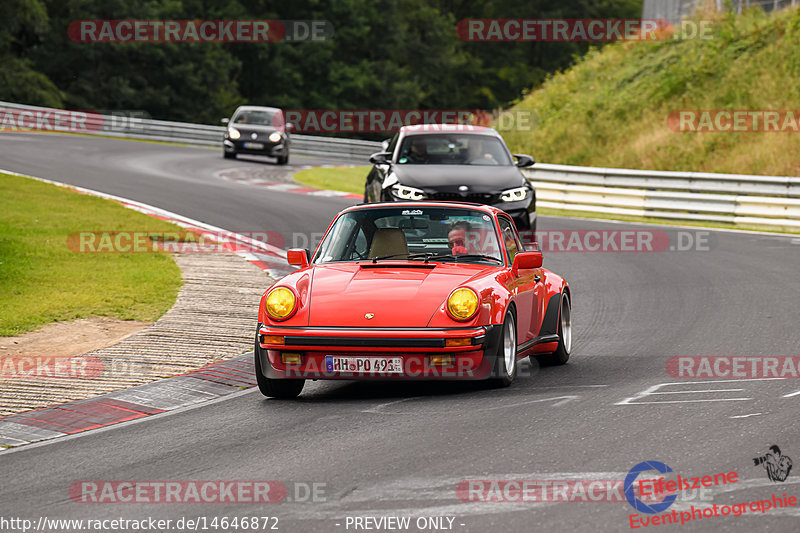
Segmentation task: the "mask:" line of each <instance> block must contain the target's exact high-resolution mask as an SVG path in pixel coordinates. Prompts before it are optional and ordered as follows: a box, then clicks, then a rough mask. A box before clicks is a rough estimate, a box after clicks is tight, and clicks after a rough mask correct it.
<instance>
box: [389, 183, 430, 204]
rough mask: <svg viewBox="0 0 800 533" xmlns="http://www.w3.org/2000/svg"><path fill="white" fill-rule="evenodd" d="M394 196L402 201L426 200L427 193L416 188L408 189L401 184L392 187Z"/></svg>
mask: <svg viewBox="0 0 800 533" xmlns="http://www.w3.org/2000/svg"><path fill="white" fill-rule="evenodd" d="M392 194H394V195H395V196H397V197H398V198H400V199H401V200H424V199H425V196H426V195H425V191H423V190H422V189H417V188H416V187H407V186H405V185H400V184H399V183H397V184H395V185H392Z"/></svg>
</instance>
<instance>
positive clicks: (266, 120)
mask: <svg viewBox="0 0 800 533" xmlns="http://www.w3.org/2000/svg"><path fill="white" fill-rule="evenodd" d="M274 117H275V112H274V111H265V110H263V109H246V110H244V111H239V113H237V114H236V116H235V117H233V122H234V124H253V125H255V126H273V125H275V124H273V123H272V121H273V119H274Z"/></svg>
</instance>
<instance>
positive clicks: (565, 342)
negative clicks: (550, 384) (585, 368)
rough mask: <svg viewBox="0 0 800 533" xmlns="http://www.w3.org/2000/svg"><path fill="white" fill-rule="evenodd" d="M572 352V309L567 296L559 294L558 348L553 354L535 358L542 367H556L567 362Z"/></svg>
mask: <svg viewBox="0 0 800 533" xmlns="http://www.w3.org/2000/svg"><path fill="white" fill-rule="evenodd" d="M571 352H572V307H571V305H570V303H569V295H568V294H567V293H566V292H564V293H562V294H561V308H560V309H559V311H558V348H557V349H556V351H555V352H553V353H551V354H547V355H542V356H539V357H538V358H537V360H538V361H539V364H541V365H542V366H558V365H563V364H565V363H566V362H567V361H569V354H570V353H571Z"/></svg>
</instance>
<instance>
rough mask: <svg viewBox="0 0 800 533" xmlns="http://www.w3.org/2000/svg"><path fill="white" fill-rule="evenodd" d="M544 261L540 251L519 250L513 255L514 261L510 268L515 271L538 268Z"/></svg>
mask: <svg viewBox="0 0 800 533" xmlns="http://www.w3.org/2000/svg"><path fill="white" fill-rule="evenodd" d="M543 262H544V257H543V256H542V252H519V253H518V254H517V255H515V256H514V263H513V264H512V265H511V270H512V271H513V272H514V273H516V272H517V271H519V270H526V269H529V268H539V267H540V266H542V263H543Z"/></svg>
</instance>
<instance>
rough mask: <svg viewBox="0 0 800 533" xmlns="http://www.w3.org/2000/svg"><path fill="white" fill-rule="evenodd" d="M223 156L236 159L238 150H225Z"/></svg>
mask: <svg viewBox="0 0 800 533" xmlns="http://www.w3.org/2000/svg"><path fill="white" fill-rule="evenodd" d="M222 157H224V158H225V159H236V152H226V151H225V150H223V151H222Z"/></svg>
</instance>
